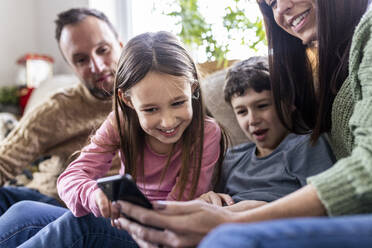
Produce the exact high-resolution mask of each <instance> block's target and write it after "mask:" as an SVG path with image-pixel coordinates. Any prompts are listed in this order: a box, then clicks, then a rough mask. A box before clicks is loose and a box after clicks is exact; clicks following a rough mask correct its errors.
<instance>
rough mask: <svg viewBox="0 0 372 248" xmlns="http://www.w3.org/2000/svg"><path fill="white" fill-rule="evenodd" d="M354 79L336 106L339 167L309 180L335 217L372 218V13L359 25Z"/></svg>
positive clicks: (352, 64)
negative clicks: (365, 215)
mask: <svg viewBox="0 0 372 248" xmlns="http://www.w3.org/2000/svg"><path fill="white" fill-rule="evenodd" d="M349 62H350V64H349V76H348V78H347V79H346V81H345V82H344V83H343V85H342V87H341V89H340V91H339V92H338V94H337V96H336V98H335V101H334V103H333V106H332V131H331V134H330V141H331V145H332V148H333V150H334V153H335V155H336V157H337V159H338V161H337V163H336V164H335V165H334V166H333V167H332V168H331V169H329V170H327V171H325V172H324V173H321V174H319V175H317V176H314V177H311V178H309V179H308V182H309V183H311V184H312V185H314V186H315V188H316V190H317V192H318V196H319V198H320V200H321V201H322V203H323V204H324V206H325V207H326V209H327V212H328V214H329V215H330V216H335V215H346V214H358V213H372V11H371V10H369V11H367V12H366V13H365V15H364V16H363V17H362V19H361V21H360V23H359V24H358V26H357V28H356V30H355V33H354V36H353V40H352V46H351V51H350V59H349Z"/></svg>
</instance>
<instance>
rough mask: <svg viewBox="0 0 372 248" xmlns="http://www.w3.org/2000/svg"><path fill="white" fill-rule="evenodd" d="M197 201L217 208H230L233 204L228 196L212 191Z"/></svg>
mask: <svg viewBox="0 0 372 248" xmlns="http://www.w3.org/2000/svg"><path fill="white" fill-rule="evenodd" d="M198 199H199V200H202V201H205V202H206V203H209V204H213V205H217V206H224V205H227V206H231V205H233V204H234V200H233V199H232V198H231V196H229V195H228V194H222V193H216V192H213V191H209V192H208V193H205V194H202V195H201V196H200V197H199V198H198Z"/></svg>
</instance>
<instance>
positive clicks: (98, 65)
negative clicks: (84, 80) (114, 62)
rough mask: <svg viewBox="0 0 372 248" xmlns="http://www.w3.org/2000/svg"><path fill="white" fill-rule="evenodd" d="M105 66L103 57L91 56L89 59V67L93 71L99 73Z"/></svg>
mask: <svg viewBox="0 0 372 248" xmlns="http://www.w3.org/2000/svg"><path fill="white" fill-rule="evenodd" d="M104 68H105V62H104V60H103V58H101V57H99V56H93V57H92V58H91V60H90V69H91V71H92V72H93V73H100V72H102V71H103V70H104Z"/></svg>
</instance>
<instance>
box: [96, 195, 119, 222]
mask: <svg viewBox="0 0 372 248" xmlns="http://www.w3.org/2000/svg"><path fill="white" fill-rule="evenodd" d="M95 200H96V204H97V206H98V208H99V211H100V212H101V215H102V216H103V217H105V218H111V219H117V218H119V216H120V211H119V209H118V207H117V206H116V205H114V206H113V205H112V203H111V201H110V200H109V199H108V198H107V196H106V195H105V193H103V191H102V190H101V189H97V191H96V193H95Z"/></svg>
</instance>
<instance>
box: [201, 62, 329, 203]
mask: <svg viewBox="0 0 372 248" xmlns="http://www.w3.org/2000/svg"><path fill="white" fill-rule="evenodd" d="M224 97H225V101H226V102H227V103H229V104H230V105H231V107H232V108H233V111H234V114H235V117H236V119H237V121H238V123H239V126H240V128H241V129H242V130H243V132H244V133H245V135H246V136H247V137H248V138H249V139H250V140H251V141H252V142H250V143H244V144H240V145H238V146H235V147H233V148H231V149H229V150H228V152H227V154H226V157H225V160H224V163H223V165H222V168H221V176H220V178H219V182H218V185H217V187H216V189H217V192H219V193H214V192H212V191H211V192H208V193H206V194H204V195H202V196H201V197H200V198H201V199H202V200H204V201H206V202H209V203H212V204H216V205H232V204H234V203H237V202H241V201H243V200H249V201H251V204H250V206H251V208H253V207H257V206H259V205H262V204H265V203H266V202H270V201H274V200H276V199H278V198H280V197H282V196H284V195H287V194H289V193H291V192H293V191H295V190H297V189H299V188H301V187H302V186H304V185H305V184H306V178H307V177H309V176H312V175H315V174H317V173H320V172H322V171H324V170H326V169H328V168H329V167H330V166H332V164H333V162H334V157H333V154H332V152H331V149H330V147H329V145H328V143H327V141H326V140H325V139H324V137H321V138H320V139H319V141H318V142H316V143H315V144H314V145H312V144H311V142H310V135H295V134H293V133H289V131H288V130H287V129H286V128H285V127H284V126H283V125H282V123H281V122H280V120H279V118H278V116H277V113H276V109H275V105H274V99H273V97H272V95H271V86H270V76H269V70H268V64H267V59H266V58H265V57H252V58H249V59H247V60H244V61H241V62H239V63H237V64H235V65H234V66H233V67H231V68H230V69H229V70H228V72H227V74H226V80H225V87H224ZM246 203H247V202H246ZM246 203H245V208H247V204H246ZM230 208H231V207H230ZM233 209H239V204H236V205H234V207H233Z"/></svg>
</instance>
